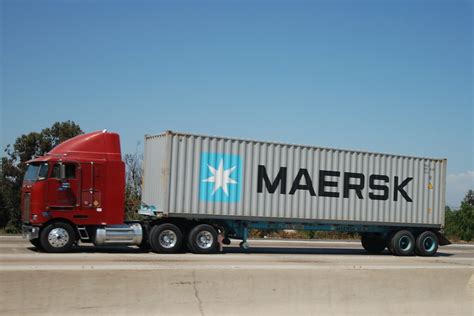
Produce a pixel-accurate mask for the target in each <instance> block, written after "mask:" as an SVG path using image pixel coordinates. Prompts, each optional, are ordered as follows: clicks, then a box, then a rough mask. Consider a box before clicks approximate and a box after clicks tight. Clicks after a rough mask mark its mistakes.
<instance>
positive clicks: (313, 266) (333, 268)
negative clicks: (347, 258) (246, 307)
mask: <svg viewBox="0 0 474 316" xmlns="http://www.w3.org/2000/svg"><path fill="white" fill-rule="evenodd" d="M420 269H423V270H473V271H474V267H472V266H453V265H439V266H429V265H393V266H391V265H318V264H311V265H308V264H305V265H299V264H298V265H280V264H271V265H268V264H265V265H261V264H258V265H252V264H250V265H241V264H236V265H229V264H227V265H222V264H221V265H170V266H168V265H153V264H138V265H128V264H127V265H124V264H118V265H111V264H104V265H87V264H84V265H78V264H74V265H2V266H1V267H0V272H1V271H80V270H88V271H91V270H98V271H104V270H133V271H135V270H331V271H339V270H420Z"/></svg>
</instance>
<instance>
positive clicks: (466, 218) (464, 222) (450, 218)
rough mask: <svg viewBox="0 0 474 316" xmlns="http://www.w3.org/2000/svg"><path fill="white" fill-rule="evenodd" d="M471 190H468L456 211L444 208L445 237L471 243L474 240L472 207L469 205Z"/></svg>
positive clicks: (473, 208) (473, 213)
mask: <svg viewBox="0 0 474 316" xmlns="http://www.w3.org/2000/svg"><path fill="white" fill-rule="evenodd" d="M471 198H472V190H469V191H468V192H467V194H466V197H465V198H464V200H463V202H462V203H461V207H460V208H459V210H457V211H452V210H451V209H450V208H449V207H447V208H446V216H445V219H446V227H445V232H446V235H447V236H448V237H450V238H455V239H462V240H465V241H471V240H472V239H474V205H473V204H470V201H472V200H471Z"/></svg>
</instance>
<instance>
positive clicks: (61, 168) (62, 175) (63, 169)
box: [59, 164, 66, 181]
mask: <svg viewBox="0 0 474 316" xmlns="http://www.w3.org/2000/svg"><path fill="white" fill-rule="evenodd" d="M65 179H66V165H63V164H60V165H59V180H61V181H63V180H65Z"/></svg>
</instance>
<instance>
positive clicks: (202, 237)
mask: <svg viewBox="0 0 474 316" xmlns="http://www.w3.org/2000/svg"><path fill="white" fill-rule="evenodd" d="M217 247H218V240H217V231H216V229H215V228H214V227H212V226H211V225H208V224H201V225H198V226H196V227H194V228H193V229H192V230H191V232H190V233H189V235H188V248H189V249H190V250H191V251H192V252H194V253H202V254H210V253H215V252H216V251H217Z"/></svg>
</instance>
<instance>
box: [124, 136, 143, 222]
mask: <svg viewBox="0 0 474 316" xmlns="http://www.w3.org/2000/svg"><path fill="white" fill-rule="evenodd" d="M139 147H140V143H138V144H137V148H136V150H135V153H133V154H126V155H125V157H124V160H125V169H126V171H125V172H126V176H125V180H126V184H125V217H126V218H127V219H128V220H134V219H135V220H136V219H139V215H138V214H137V212H136V211H137V210H138V208H139V207H140V203H141V199H142V178H143V169H142V162H143V155H142V154H141V153H140V151H139Z"/></svg>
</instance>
